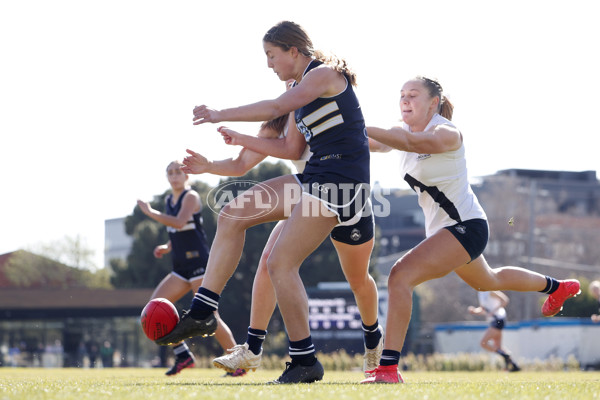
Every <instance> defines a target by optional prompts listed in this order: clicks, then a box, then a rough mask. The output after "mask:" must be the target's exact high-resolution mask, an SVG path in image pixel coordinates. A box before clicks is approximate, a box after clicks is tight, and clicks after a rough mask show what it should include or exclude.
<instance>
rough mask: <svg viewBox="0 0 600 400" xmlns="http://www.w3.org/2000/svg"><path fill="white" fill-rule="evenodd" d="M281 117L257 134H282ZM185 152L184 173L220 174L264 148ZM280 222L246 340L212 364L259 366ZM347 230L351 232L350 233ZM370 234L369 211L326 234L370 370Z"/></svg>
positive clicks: (378, 337)
mask: <svg viewBox="0 0 600 400" xmlns="http://www.w3.org/2000/svg"><path fill="white" fill-rule="evenodd" d="M290 83H291V82H290ZM287 121H288V116H287V115H286V116H284V117H281V118H278V119H277V120H272V121H268V122H264V123H263V124H262V125H261V128H260V130H259V132H258V136H259V137H263V138H279V137H284V136H285V133H284V132H285V131H287V129H286V128H285V125H286V124H287ZM220 130H221V131H222V132H224V133H227V134H228V135H233V134H234V131H233V130H231V129H228V128H220ZM187 152H188V154H189V155H188V156H187V157H185V158H184V159H183V164H184V167H183V168H182V169H183V171H184V172H186V173H189V174H202V173H211V174H215V175H222V176H241V175H244V174H245V173H246V172H248V171H249V170H250V169H252V168H253V167H254V166H256V165H257V164H258V163H260V162H261V161H263V160H264V159H265V158H266V156H265V155H264V154H260V153H257V152H254V151H252V150H249V149H246V148H243V149H242V150H241V151H240V153H239V155H238V156H237V157H235V158H229V159H225V160H214V161H213V160H210V161H209V160H208V159H207V158H206V157H204V156H203V155H201V154H199V153H196V152H194V151H192V150H187ZM310 155H311V153H310V151H308V147H307V148H306V150H305V151H304V153H303V154H302V156H301V157H300V159H299V160H292V163H293V165H294V167H295V168H296V169H297V171H298V173H302V171H303V170H304V166H305V164H306V162H307V161H308V160H309V159H310ZM286 223H287V222H286V221H279V222H278V223H277V225H276V226H275V227H274V228H273V231H272V232H271V235H270V236H269V240H268V241H267V243H266V244H265V248H264V249H263V253H262V255H261V258H260V261H259V264H258V268H257V270H256V275H255V276H254V284H253V287H252V304H251V311H250V326H249V327H248V336H247V340H246V342H245V343H244V344H241V345H236V346H235V347H234V348H233V349H230V352H229V353H227V354H225V355H223V356H221V357H218V358H216V359H215V360H214V361H213V364H214V365H215V366H216V367H218V368H223V369H225V370H227V371H235V370H238V369H244V370H249V369H252V370H254V369H256V368H258V367H259V366H260V362H261V358H262V343H263V342H264V340H265V336H266V334H267V327H268V324H269V321H270V319H271V317H272V315H273V312H274V311H275V305H276V298H275V290H274V288H273V284H272V283H271V279H270V278H269V271H268V269H267V259H268V257H269V255H270V254H271V250H272V249H273V246H274V245H275V242H276V240H277V238H278V237H279V233H280V232H281V230H282V229H283V226H284V224H286ZM353 232H354V235H352V233H353ZM357 233H360V237H358V236H357ZM373 234H374V232H373V216H372V215H369V216H365V217H363V218H361V220H360V221H359V222H358V223H357V224H356V225H353V226H350V227H339V228H334V230H333V231H332V233H331V235H330V239H331V242H332V243H333V245H334V247H335V249H336V252H337V254H338V258H339V260H340V264H341V266H342V270H343V272H344V276H345V277H346V279H347V280H348V282H349V283H350V288H351V289H352V292H353V293H354V298H355V300H356V304H357V305H358V308H359V312H360V315H361V320H362V329H363V332H364V347H365V353H364V363H363V370H364V371H371V370H373V369H375V368H376V367H377V365H378V364H379V358H380V357H381V351H382V350H383V335H382V331H381V327H380V326H379V322H378V319H377V315H378V295H377V285H376V284H375V281H374V280H373V278H372V277H371V275H369V258H370V256H371V252H372V250H373V242H374V238H373Z"/></svg>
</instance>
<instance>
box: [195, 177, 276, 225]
mask: <svg viewBox="0 0 600 400" xmlns="http://www.w3.org/2000/svg"><path fill="white" fill-rule="evenodd" d="M250 189H251V190H250ZM206 203H207V206H208V208H210V209H211V210H212V211H213V212H214V213H215V214H219V215H221V216H223V217H226V218H232V219H245V220H247V219H254V218H258V217H262V216H264V215H267V214H269V213H270V212H271V211H273V210H274V209H275V208H276V206H277V204H278V203H279V196H278V195H277V192H276V191H275V190H273V189H272V188H271V187H270V186H269V185H265V184H264V183H262V182H256V181H250V180H239V181H237V180H236V181H229V182H224V183H221V184H220V185H218V186H216V187H214V188H213V189H211V190H210V191H209V192H208V195H207V196H206ZM226 206H227V207H226ZM242 210H243V211H242Z"/></svg>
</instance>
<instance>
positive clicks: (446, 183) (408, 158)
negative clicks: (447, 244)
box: [400, 114, 487, 237]
mask: <svg viewBox="0 0 600 400" xmlns="http://www.w3.org/2000/svg"><path fill="white" fill-rule="evenodd" d="M442 124H445V125H450V126H452V127H455V126H454V124H452V122H450V121H449V120H447V119H446V118H444V117H442V116H441V115H439V114H435V115H434V116H433V118H431V121H429V124H427V127H426V128H425V130H426V131H427V130H429V129H430V128H433V127H435V126H436V125H442ZM402 128H403V129H405V130H407V131H410V128H409V127H408V125H407V124H405V123H403V124H402ZM400 169H401V173H402V176H403V178H404V180H405V181H406V182H407V183H408V184H409V185H410V187H411V188H412V189H413V190H414V191H415V192H416V193H417V195H418V200H419V205H420V206H421V208H422V209H423V212H424V213H425V234H426V236H427V237H429V236H431V235H433V234H434V233H436V232H437V231H439V230H440V229H443V228H444V227H447V226H452V225H455V224H457V223H459V222H463V221H467V220H470V219H476V218H479V219H487V217H486V215H485V212H484V211H483V208H482V207H481V205H480V204H479V201H478V200H477V197H476V196H475V193H473V190H472V189H471V185H470V184H469V181H468V176H467V162H466V159H465V147H464V144H461V146H460V148H458V149H457V150H454V151H447V152H445V153H440V154H417V153H409V152H404V151H401V152H400Z"/></svg>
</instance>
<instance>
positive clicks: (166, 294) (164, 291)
mask: <svg viewBox="0 0 600 400" xmlns="http://www.w3.org/2000/svg"><path fill="white" fill-rule="evenodd" d="M189 290H190V284H189V282H187V281H186V280H184V279H182V278H179V277H177V276H175V275H174V274H172V273H170V274H169V275H167V276H165V277H164V278H163V280H162V281H161V282H160V283H159V284H158V286H157V287H156V289H154V292H153V293H152V298H153V299H155V298H158V297H162V298H165V299H168V300H169V301H171V303H175V302H176V301H177V300H179V299H180V298H182V297H183V296H184V295H185V294H186V293H187V292H188V291H189Z"/></svg>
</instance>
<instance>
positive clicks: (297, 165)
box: [279, 125, 312, 174]
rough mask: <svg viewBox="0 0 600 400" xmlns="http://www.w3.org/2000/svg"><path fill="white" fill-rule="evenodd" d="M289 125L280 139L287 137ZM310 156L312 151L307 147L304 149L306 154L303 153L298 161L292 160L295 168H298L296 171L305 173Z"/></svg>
mask: <svg viewBox="0 0 600 400" xmlns="http://www.w3.org/2000/svg"><path fill="white" fill-rule="evenodd" d="M287 131H288V128H287V125H286V126H285V129H284V130H283V132H282V133H281V135H279V137H283V136H286V135H287ZM310 156H312V152H311V151H310V148H309V147H308V145H306V147H304V152H303V153H302V155H301V156H300V158H299V159H298V160H290V161H291V162H292V164H293V165H294V167H295V168H296V171H297V172H298V173H299V174H301V173H302V171H304V167H306V162H307V161H308V160H309V159H310Z"/></svg>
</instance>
